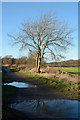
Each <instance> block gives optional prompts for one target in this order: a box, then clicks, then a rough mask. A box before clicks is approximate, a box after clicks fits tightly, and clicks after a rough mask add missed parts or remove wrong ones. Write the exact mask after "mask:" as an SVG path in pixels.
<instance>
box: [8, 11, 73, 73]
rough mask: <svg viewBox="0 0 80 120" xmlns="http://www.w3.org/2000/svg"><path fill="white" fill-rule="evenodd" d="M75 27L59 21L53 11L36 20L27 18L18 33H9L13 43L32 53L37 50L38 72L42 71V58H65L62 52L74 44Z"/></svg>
mask: <svg viewBox="0 0 80 120" xmlns="http://www.w3.org/2000/svg"><path fill="white" fill-rule="evenodd" d="M72 33H73V29H71V28H69V27H68V26H67V24H65V23H64V22H59V20H58V19H57V17H55V15H54V14H52V13H47V14H41V16H40V17H39V18H37V19H36V20H32V21H31V20H27V21H26V22H24V23H23V24H21V28H20V29H19V31H18V33H16V34H8V36H9V37H10V38H11V40H13V44H14V45H15V44H19V45H20V48H21V49H22V48H25V49H26V48H27V49H28V50H29V52H30V53H31V54H32V52H33V51H36V57H35V58H36V72H38V73H39V72H40V66H41V60H42V59H43V58H44V55H45V56H48V55H51V56H53V58H54V59H56V60H57V59H60V58H64V56H62V52H64V51H65V50H67V49H68V48H69V46H70V45H72Z"/></svg>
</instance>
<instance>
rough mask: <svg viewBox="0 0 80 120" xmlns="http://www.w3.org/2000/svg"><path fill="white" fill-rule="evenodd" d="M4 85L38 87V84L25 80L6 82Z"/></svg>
mask: <svg viewBox="0 0 80 120" xmlns="http://www.w3.org/2000/svg"><path fill="white" fill-rule="evenodd" d="M3 85H11V86H15V87H17V88H28V87H37V85H32V84H28V83H24V82H15V81H14V82H11V83H4V84H3Z"/></svg>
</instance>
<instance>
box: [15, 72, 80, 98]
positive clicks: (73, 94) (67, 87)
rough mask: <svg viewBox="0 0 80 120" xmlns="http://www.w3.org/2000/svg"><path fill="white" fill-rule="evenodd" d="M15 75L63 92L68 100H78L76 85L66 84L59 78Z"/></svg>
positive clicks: (27, 74) (38, 75) (28, 74)
mask: <svg viewBox="0 0 80 120" xmlns="http://www.w3.org/2000/svg"><path fill="white" fill-rule="evenodd" d="M16 74H18V75H21V76H22V77H25V78H27V79H30V80H32V81H34V82H36V83H37V84H41V85H44V86H46V87H49V88H52V89H54V90H56V91H59V92H63V93H64V94H65V95H66V96H67V97H69V98H73V99H80V97H79V92H80V90H79V86H78V84H77V83H69V82H66V80H61V79H59V77H56V76H53V78H46V77H42V76H40V74H38V73H34V72H24V71H19V72H17V73H16Z"/></svg>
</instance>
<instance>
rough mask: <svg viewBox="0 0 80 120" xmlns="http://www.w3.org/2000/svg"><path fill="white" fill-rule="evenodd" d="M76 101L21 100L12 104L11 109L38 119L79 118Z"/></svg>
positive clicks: (78, 103) (79, 103)
mask: <svg viewBox="0 0 80 120" xmlns="http://www.w3.org/2000/svg"><path fill="white" fill-rule="evenodd" d="M79 105H80V102H78V101H76V100H74V101H73V100H65V99H53V100H44V99H37V100H23V101H22V100H20V99H19V101H17V102H15V103H13V104H10V105H9V107H11V108H13V109H16V110H19V111H23V112H29V113H31V114H34V115H35V116H36V117H38V118H39V117H40V118H43V117H45V118H46V117H49V118H57V117H58V118H78V114H79V113H78V106H79ZM29 117H30V116H29Z"/></svg>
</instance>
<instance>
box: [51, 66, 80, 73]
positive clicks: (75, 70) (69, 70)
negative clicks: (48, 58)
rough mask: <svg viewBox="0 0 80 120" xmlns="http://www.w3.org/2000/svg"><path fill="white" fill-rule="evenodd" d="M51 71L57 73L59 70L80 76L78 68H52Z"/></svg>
mask: <svg viewBox="0 0 80 120" xmlns="http://www.w3.org/2000/svg"><path fill="white" fill-rule="evenodd" d="M53 69H55V70H57V71H58V70H61V71H64V72H68V73H71V74H80V68H78V67H53Z"/></svg>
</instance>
